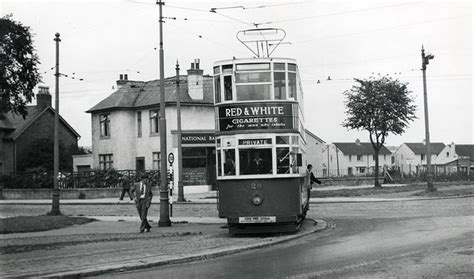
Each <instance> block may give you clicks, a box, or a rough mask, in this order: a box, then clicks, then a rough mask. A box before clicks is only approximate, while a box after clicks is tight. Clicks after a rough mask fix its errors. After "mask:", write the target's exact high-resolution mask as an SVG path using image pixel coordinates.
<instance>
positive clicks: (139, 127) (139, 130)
mask: <svg viewBox="0 0 474 279" xmlns="http://www.w3.org/2000/svg"><path fill="white" fill-rule="evenodd" d="M137 137H139V138H141V137H142V112H141V111H137Z"/></svg>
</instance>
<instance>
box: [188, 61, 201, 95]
mask: <svg viewBox="0 0 474 279" xmlns="http://www.w3.org/2000/svg"><path fill="white" fill-rule="evenodd" d="M203 73H204V71H203V70H201V69H199V59H194V63H191V69H189V70H188V94H189V96H190V97H191V98H192V99H193V100H202V99H204V86H203V85H204V77H203Z"/></svg>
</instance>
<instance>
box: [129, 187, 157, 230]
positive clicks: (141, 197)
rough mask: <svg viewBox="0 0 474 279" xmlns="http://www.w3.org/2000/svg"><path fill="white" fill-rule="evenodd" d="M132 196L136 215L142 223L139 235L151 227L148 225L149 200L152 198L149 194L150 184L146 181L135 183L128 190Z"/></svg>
mask: <svg viewBox="0 0 474 279" xmlns="http://www.w3.org/2000/svg"><path fill="white" fill-rule="evenodd" d="M130 191H131V193H132V195H133V196H134V199H133V200H134V201H135V205H136V206H137V210H138V215H139V216H140V220H141V221H142V222H141V224H140V233H142V232H144V231H145V230H146V231H147V232H149V231H150V229H151V226H150V224H149V223H148V220H147V216H148V208H150V205H151V199H152V198H153V193H152V192H151V184H150V183H149V181H148V180H147V179H144V180H142V181H139V182H136V183H134V184H133V187H132V188H131V189H130Z"/></svg>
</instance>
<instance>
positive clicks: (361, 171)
mask: <svg viewBox="0 0 474 279" xmlns="http://www.w3.org/2000/svg"><path fill="white" fill-rule="evenodd" d="M356 169H357V172H358V173H361V174H362V173H365V167H357V168H356Z"/></svg>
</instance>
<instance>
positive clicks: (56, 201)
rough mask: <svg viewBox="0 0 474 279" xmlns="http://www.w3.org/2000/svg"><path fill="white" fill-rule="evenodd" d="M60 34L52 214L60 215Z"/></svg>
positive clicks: (55, 95)
mask: <svg viewBox="0 0 474 279" xmlns="http://www.w3.org/2000/svg"><path fill="white" fill-rule="evenodd" d="M59 36H60V34H59V33H56V34H55V38H54V41H55V42H56V73H55V74H54V75H55V77H56V90H55V94H54V99H55V100H54V159H53V160H54V169H53V200H52V207H51V212H50V214H51V215H60V214H61V211H60V210H59V183H58V174H59V131H58V129H59V42H60V41H61V39H60V38H59Z"/></svg>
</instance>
